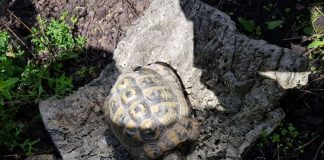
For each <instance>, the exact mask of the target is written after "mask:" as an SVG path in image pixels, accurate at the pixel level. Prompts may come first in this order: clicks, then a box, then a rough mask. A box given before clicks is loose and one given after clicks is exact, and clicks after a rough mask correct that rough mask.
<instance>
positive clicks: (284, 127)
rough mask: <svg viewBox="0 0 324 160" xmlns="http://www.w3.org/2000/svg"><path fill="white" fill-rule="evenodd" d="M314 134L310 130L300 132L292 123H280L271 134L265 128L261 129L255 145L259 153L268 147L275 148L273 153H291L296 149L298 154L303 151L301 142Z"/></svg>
mask: <svg viewBox="0 0 324 160" xmlns="http://www.w3.org/2000/svg"><path fill="white" fill-rule="evenodd" d="M315 136H316V134H315V133H312V132H305V133H302V132H300V131H299V130H298V129H297V128H295V126H294V125H293V124H292V123H288V124H285V123H282V124H281V125H280V126H279V128H278V129H277V131H276V132H275V133H273V134H269V133H267V131H265V130H264V131H262V133H261V136H260V141H259V143H258V144H257V146H258V148H259V149H260V151H261V153H264V152H265V151H266V150H267V149H268V148H276V150H275V151H273V153H276V152H279V153H277V154H291V153H295V152H296V151H298V152H299V154H302V153H303V152H304V147H302V146H304V144H303V142H305V141H308V140H310V139H312V138H313V137H315ZM295 154H298V153H295Z"/></svg>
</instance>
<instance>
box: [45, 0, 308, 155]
mask: <svg viewBox="0 0 324 160" xmlns="http://www.w3.org/2000/svg"><path fill="white" fill-rule="evenodd" d="M154 62H165V63H168V64H169V65H170V66H172V67H173V68H174V69H175V71H176V72H177V74H178V75H179V77H180V78H181V81H182V84H183V86H184V92H185V93H186V94H187V97H188V99H189V101H190V103H191V105H192V108H193V112H194V115H195V118H196V119H198V120H199V121H200V122H201V123H202V126H203V127H202V130H201V133H200V134H201V135H200V138H199V139H198V141H197V142H195V143H193V144H191V145H190V146H189V147H188V149H185V150H183V151H182V156H183V157H184V158H185V159H188V160H199V159H214V158H217V159H241V158H242V155H243V153H244V152H245V151H246V149H247V148H249V147H250V146H251V144H253V143H254V142H255V141H256V139H257V138H258V137H259V135H260V134H261V132H262V131H263V130H266V131H267V132H271V131H273V130H274V129H275V128H276V127H277V126H278V124H279V123H280V121H281V120H282V119H283V118H284V116H285V113H284V112H283V110H282V109H281V108H279V107H278V103H279V100H280V98H281V97H282V96H283V95H284V94H285V90H286V89H291V88H297V87H300V86H303V85H305V84H306V83H307V81H308V75H309V73H310V72H309V71H308V70H307V69H308V62H307V60H306V59H305V58H304V57H303V56H302V55H301V54H296V53H294V52H293V51H292V50H290V49H286V48H281V47H278V46H275V45H271V44H268V43H267V42H265V41H263V40H254V39H250V38H248V37H246V36H245V35H243V34H240V33H239V32H238V31H237V29H236V27H235V24H234V22H233V21H232V20H231V19H230V17H229V16H227V15H226V14H224V13H223V12H221V11H219V10H217V9H216V8H213V7H211V6H208V5H207V4H205V3H202V2H200V1H199V0H180V1H175V0H154V1H151V5H150V7H149V8H148V9H147V10H146V11H145V12H144V15H143V16H142V17H141V18H139V19H138V20H137V21H136V22H135V23H134V24H133V26H131V27H130V28H129V30H128V31H127V33H126V37H125V38H124V39H123V40H122V41H120V42H119V44H118V46H117V49H116V50H115V52H114V56H113V63H111V64H109V65H108V66H107V67H106V68H105V69H104V70H103V71H102V72H101V74H100V76H99V78H97V79H95V80H93V81H92V82H91V83H89V84H88V85H86V86H84V87H81V88H80V89H79V90H78V91H76V92H74V93H73V94H72V95H70V96H68V97H65V98H63V99H56V98H54V97H53V98H50V99H48V100H45V101H42V102H41V103H40V106H39V108H40V112H41V115H42V118H43V121H44V124H45V126H46V128H47V130H48V131H49V133H50V134H51V136H52V139H53V141H54V143H55V145H56V146H57V148H58V150H59V152H60V154H61V155H62V158H63V159H69V160H74V159H119V160H121V159H129V154H127V152H126V151H125V150H124V149H123V148H122V147H121V145H120V144H119V142H118V141H117V139H116V138H115V137H114V135H113V134H112V132H111V130H110V129H109V126H108V124H107V122H106V121H105V117H104V116H103V113H102V111H101V110H98V107H99V108H100V107H102V106H103V104H104V101H105V98H106V97H107V96H108V94H109V91H110V89H111V87H112V85H113V84H114V82H115V81H116V78H117V77H118V75H119V74H120V73H122V72H126V71H131V70H133V69H135V68H136V67H138V66H144V65H147V64H149V63H154Z"/></svg>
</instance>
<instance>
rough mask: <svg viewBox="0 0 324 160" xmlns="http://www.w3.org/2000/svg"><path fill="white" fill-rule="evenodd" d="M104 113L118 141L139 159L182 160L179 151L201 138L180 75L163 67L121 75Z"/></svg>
mask: <svg viewBox="0 0 324 160" xmlns="http://www.w3.org/2000/svg"><path fill="white" fill-rule="evenodd" d="M103 111H104V114H105V117H106V118H107V120H108V122H109V124H110V128H111V129H112V131H113V133H114V135H115V137H117V139H118V140H119V141H120V143H121V144H122V146H123V147H124V148H125V149H126V150H127V151H128V152H129V153H130V154H131V155H132V156H134V157H136V158H139V159H155V158H164V159H181V156H180V153H179V150H177V148H179V146H182V145H183V144H187V143H188V142H192V141H194V140H196V139H197V138H198V136H199V128H200V127H199V123H198V121H197V120H195V119H193V118H190V116H191V108H190V105H189V103H188V102H187V100H186V98H185V96H184V94H183V92H182V86H181V84H180V81H179V79H178V77H177V75H176V74H175V73H174V72H173V70H172V69H171V68H170V67H169V66H167V65H165V64H162V63H153V64H150V65H147V66H144V67H139V68H137V69H135V70H134V71H132V72H128V73H123V74H121V75H120V76H119V77H118V78H117V81H116V83H115V84H114V86H113V87H112V89H111V91H110V94H109V96H108V97H107V98H106V100H105V105H104V107H103Z"/></svg>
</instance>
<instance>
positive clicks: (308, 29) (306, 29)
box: [303, 27, 314, 35]
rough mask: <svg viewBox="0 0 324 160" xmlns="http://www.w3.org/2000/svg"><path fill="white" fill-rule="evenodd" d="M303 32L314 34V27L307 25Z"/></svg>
mask: <svg viewBox="0 0 324 160" xmlns="http://www.w3.org/2000/svg"><path fill="white" fill-rule="evenodd" d="M303 32H304V33H306V34H308V35H311V34H313V32H314V29H313V27H305V28H304V29H303Z"/></svg>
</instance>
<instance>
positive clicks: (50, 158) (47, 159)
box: [25, 154, 58, 160]
mask: <svg viewBox="0 0 324 160" xmlns="http://www.w3.org/2000/svg"><path fill="white" fill-rule="evenodd" d="M25 160H58V159H56V157H55V156H54V155H53V154H40V155H34V156H31V157H28V158H26V159H25Z"/></svg>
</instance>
